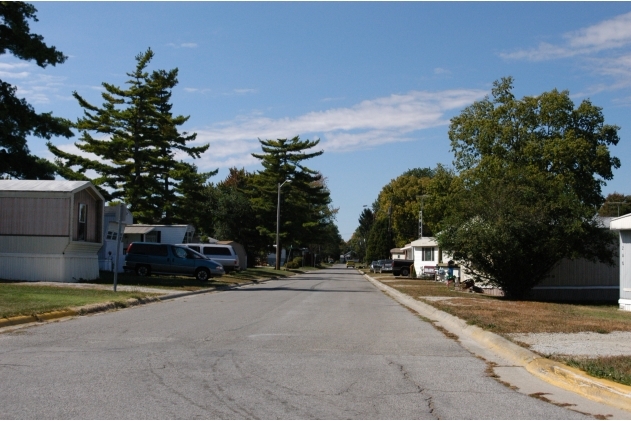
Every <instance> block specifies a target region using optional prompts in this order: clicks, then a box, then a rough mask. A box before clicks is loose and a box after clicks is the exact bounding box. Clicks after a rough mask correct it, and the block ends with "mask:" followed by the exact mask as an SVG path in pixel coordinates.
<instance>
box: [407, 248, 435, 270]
mask: <svg viewBox="0 0 631 421" xmlns="http://www.w3.org/2000/svg"><path fill="white" fill-rule="evenodd" d="M423 248H428V247H413V250H414V270H415V271H416V274H417V275H420V274H421V273H423V267H424V266H436V265H437V264H438V247H432V248H433V249H434V260H423V251H422V250H423Z"/></svg>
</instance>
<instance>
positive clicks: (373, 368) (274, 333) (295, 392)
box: [0, 266, 584, 419]
mask: <svg viewBox="0 0 631 421" xmlns="http://www.w3.org/2000/svg"><path fill="white" fill-rule="evenodd" d="M486 368H487V366H486V364H485V362H484V361H482V360H480V359H478V358H476V357H474V356H473V355H471V354H470V353H469V352H468V351H466V350H465V349H463V348H462V347H461V346H460V345H459V344H458V343H457V342H456V341H454V340H453V339H450V338H447V337H446V336H445V335H444V334H443V333H441V332H439V331H437V330H436V329H434V327H432V325H431V324H429V323H427V322H425V321H423V320H421V318H419V317H418V316H416V315H414V314H413V313H411V312H410V311H408V310H407V309H405V308H403V307H401V306H400V305H399V304H397V303H396V302H395V301H394V300H392V299H391V298H389V297H387V296H386V295H384V294H383V293H381V292H379V291H378V290H377V289H376V288H375V287H374V286H372V285H371V284H370V283H369V282H367V281H366V280H364V279H363V277H361V276H360V275H359V274H358V273H357V272H356V271H355V270H353V269H345V268H343V267H341V266H340V267H337V268H334V269H327V270H322V271H318V272H314V273H310V274H305V275H300V276H296V277H294V278H292V279H289V280H276V281H270V282H267V283H265V284H261V285H255V286H249V287H243V288H241V289H237V290H232V291H226V292H220V293H214V294H203V295H195V296H190V297H185V298H179V299H176V300H172V301H165V302H161V303H154V304H150V305H146V306H141V307H135V308H130V309H125V310H122V311H116V312H111V313H104V314H97V315H92V316H84V317H78V318H75V319H72V320H67V321H61V322H57V323H49V324H46V325H42V326H37V327H31V328H27V329H21V330H18V331H14V332H11V333H4V334H0V378H1V379H2V380H1V381H0V419H35V418H47V419H69V418H81V419H103V418H106V419H120V418H125V419H140V418H151V419H165V418H169V419H174V418H186V419H196V418H203V419H250V418H263V419H275V418H280V419H417V418H421V419H464V418H469V419H471V418H472V419H523V418H526V419H580V418H584V416H583V415H581V414H578V413H576V412H573V411H570V410H568V409H565V408H561V407H557V406H554V405H551V404H548V403H546V402H544V401H541V400H538V399H534V398H531V397H528V396H525V395H522V394H519V393H517V392H514V391H513V390H511V389H509V388H507V387H505V386H503V385H502V384H500V383H498V382H497V381H496V380H494V379H493V378H491V377H488V375H487V374H486V372H485V370H486Z"/></svg>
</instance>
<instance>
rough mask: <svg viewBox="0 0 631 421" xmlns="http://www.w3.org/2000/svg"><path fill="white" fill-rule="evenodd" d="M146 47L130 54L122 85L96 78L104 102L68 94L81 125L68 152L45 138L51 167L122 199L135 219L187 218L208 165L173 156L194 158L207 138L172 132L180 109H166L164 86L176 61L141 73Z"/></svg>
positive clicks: (171, 81) (172, 79) (171, 80)
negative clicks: (199, 141) (198, 142)
mask: <svg viewBox="0 0 631 421" xmlns="http://www.w3.org/2000/svg"><path fill="white" fill-rule="evenodd" d="M153 56H154V54H153V52H152V51H151V49H148V50H147V51H146V52H145V53H142V54H139V55H138V56H136V62H137V64H136V69H135V70H134V71H133V72H132V73H128V74H127V75H128V76H129V77H130V79H129V80H128V81H127V85H128V86H127V89H122V88H120V87H117V86H114V85H112V84H109V83H103V87H104V88H105V92H104V93H103V94H102V97H103V99H104V100H105V102H104V103H103V105H102V107H97V106H94V105H92V104H90V103H89V102H87V101H86V100H85V99H84V98H82V97H81V96H80V95H79V94H78V93H77V92H74V93H73V95H74V97H75V98H76V99H77V101H78V102H79V105H81V107H82V108H83V109H84V116H83V117H82V118H79V119H78V120H77V122H76V124H75V127H76V128H77V129H78V130H80V131H81V137H80V142H77V143H75V145H76V146H77V148H79V149H80V150H81V151H83V152H85V153H87V154H91V155H92V156H89V155H84V156H80V155H74V154H70V153H67V152H64V151H62V150H60V149H59V148H57V147H55V146H54V145H52V144H50V143H49V144H48V147H49V149H50V151H51V152H52V153H53V154H54V155H55V156H57V161H56V162H57V172H58V173H59V175H61V176H62V177H64V178H66V179H70V180H87V179H88V176H87V175H86V174H85V172H86V171H89V170H91V171H94V172H95V173H96V174H97V177H96V178H94V179H92V182H93V183H94V184H95V185H96V186H98V187H100V188H101V191H102V192H103V194H104V196H105V197H106V199H108V200H122V201H124V202H125V203H127V204H129V206H130V208H131V211H132V213H133V215H134V219H135V221H137V222H140V223H166V224H170V223H177V222H190V217H191V212H190V211H191V210H192V209H194V207H193V208H192V207H191V206H193V205H194V204H195V203H196V202H197V201H198V200H200V199H201V198H202V197H203V185H204V183H205V182H206V180H207V179H208V177H210V176H211V175H213V174H215V173H216V172H211V173H199V172H198V171H197V167H196V166H195V165H192V164H189V163H186V162H183V161H178V159H177V158H176V153H178V152H180V153H181V152H183V153H185V154H187V155H188V156H190V157H191V158H199V157H200V154H201V153H203V152H204V151H206V150H207V149H208V145H204V146H197V147H189V146H187V143H189V142H192V141H194V140H195V137H196V134H195V133H193V134H187V133H185V132H184V133H180V132H179V131H178V127H180V126H181V125H183V124H184V123H185V122H186V121H187V120H188V117H184V116H173V115H172V113H171V109H172V104H171V91H172V89H173V87H174V86H175V85H176V84H177V73H178V71H177V69H173V70H171V71H164V70H158V71H154V72H153V73H151V74H149V72H148V71H147V66H148V64H149V62H150V61H151V59H152V58H153Z"/></svg>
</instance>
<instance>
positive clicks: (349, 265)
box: [346, 260, 355, 268]
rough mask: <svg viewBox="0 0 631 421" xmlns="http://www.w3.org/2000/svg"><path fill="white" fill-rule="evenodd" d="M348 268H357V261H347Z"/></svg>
mask: <svg viewBox="0 0 631 421" xmlns="http://www.w3.org/2000/svg"><path fill="white" fill-rule="evenodd" d="M346 267H347V268H354V267H355V261H354V260H347V261H346Z"/></svg>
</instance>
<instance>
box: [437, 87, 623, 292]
mask: <svg viewBox="0 0 631 421" xmlns="http://www.w3.org/2000/svg"><path fill="white" fill-rule="evenodd" d="M512 89H513V85H512V78H504V79H502V80H500V81H497V82H495V84H494V88H493V91H492V95H493V98H492V99H489V98H485V99H484V100H482V101H478V102H475V103H474V104H473V105H471V106H469V107H467V108H466V109H465V110H464V111H463V112H462V113H461V114H460V115H459V116H457V117H454V118H453V119H452V120H451V125H450V130H449V138H450V139H451V145H452V149H453V151H454V153H455V162H454V164H455V166H456V169H457V170H458V171H459V175H458V181H457V182H452V183H451V184H450V188H451V192H450V194H451V196H450V198H449V204H450V205H449V207H448V209H447V214H446V215H447V216H446V218H445V220H444V221H443V223H442V225H443V230H442V231H441V232H440V233H439V235H438V240H439V244H440V245H441V247H442V248H443V249H444V250H446V251H449V252H452V253H453V254H454V256H455V257H456V258H457V259H461V260H463V261H464V262H465V263H466V265H467V266H468V268H469V270H471V271H472V272H473V274H474V275H475V276H477V277H478V278H479V279H483V280H486V281H488V282H490V283H493V284H495V285H497V286H499V287H501V288H503V289H504V291H505V293H506V295H508V296H511V297H516V298H521V297H525V296H526V295H527V294H528V291H529V290H530V289H531V288H532V287H533V286H535V285H537V284H538V283H539V282H540V281H541V280H542V279H544V278H545V276H546V275H547V273H548V272H549V270H550V269H551V268H552V267H553V266H554V265H555V264H556V263H557V262H558V261H559V260H561V259H562V258H566V257H567V258H579V257H584V258H587V259H591V260H599V261H603V262H609V263H611V260H612V257H611V249H610V248H609V246H610V244H611V243H610V241H611V235H610V233H609V232H608V231H607V230H603V229H601V228H600V227H599V225H598V222H597V221H596V220H595V218H594V217H595V215H596V212H597V210H598V209H599V208H600V206H601V205H602V203H603V201H604V198H603V197H602V193H601V187H602V185H603V184H604V183H605V180H609V179H611V178H612V177H613V172H612V170H613V169H614V168H618V167H619V166H620V162H619V160H618V159H617V158H615V157H612V156H611V155H610V152H609V146H611V145H616V144H617V143H618V134H617V130H618V127H616V126H611V125H607V124H605V122H604V117H603V115H602V111H601V109H600V108H599V107H596V106H594V105H593V104H592V103H591V102H589V101H587V100H585V101H583V102H582V103H581V104H580V105H579V106H578V107H576V108H575V107H574V104H573V102H572V101H571V99H570V96H569V93H568V92H567V91H563V92H559V91H557V90H552V91H550V92H544V93H543V94H541V95H539V96H535V97H524V98H522V99H521V100H518V99H516V98H515V97H514V95H513V93H512Z"/></svg>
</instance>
